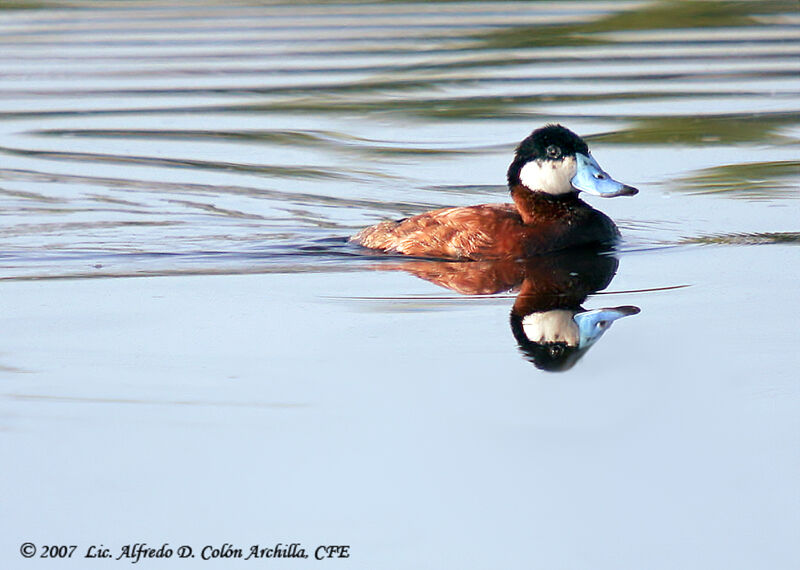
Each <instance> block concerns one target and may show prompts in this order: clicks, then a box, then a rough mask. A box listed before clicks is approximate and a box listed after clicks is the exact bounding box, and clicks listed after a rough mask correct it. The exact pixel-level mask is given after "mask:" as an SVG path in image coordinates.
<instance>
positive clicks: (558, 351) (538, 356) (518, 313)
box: [510, 249, 619, 372]
mask: <svg viewBox="0 0 800 570" xmlns="http://www.w3.org/2000/svg"><path fill="white" fill-rule="evenodd" d="M618 263H619V262H618V260H617V258H616V257H614V256H613V255H609V254H606V253H604V252H602V251H598V250H595V249H577V250H569V251H564V252H560V253H557V254H553V255H546V256H540V257H536V258H531V259H530V260H528V261H527V263H526V266H525V279H524V281H523V283H522V285H521V287H520V292H519V295H518V296H517V299H516V300H515V302H514V306H513V307H512V309H511V316H510V324H511V332H512V334H513V335H514V338H515V339H516V341H517V344H518V345H519V349H520V351H521V352H522V354H523V356H524V357H525V358H526V359H527V360H529V361H530V362H532V363H533V364H534V365H535V366H536V367H537V368H539V369H541V370H546V371H549V372H563V371H566V370H569V369H570V368H572V367H573V366H574V365H575V363H576V362H578V360H580V358H581V357H582V356H583V355H584V354H585V353H586V351H587V350H588V349H589V347H590V346H591V343H589V344H584V345H581V344H580V342H579V339H580V336H581V331H580V326H579V324H578V323H577V322H575V321H574V317H575V315H576V314H577V313H581V312H583V311H584V309H583V308H582V307H581V304H582V303H583V302H584V301H585V300H586V298H587V297H588V296H589V295H591V294H593V293H596V292H597V291H600V290H602V289H605V288H606V287H608V285H609V283H611V280H612V279H613V278H614V274H615V273H616V271H617V267H618ZM531 317H532V318H531ZM531 328H533V329H534V331H535V332H532V331H531Z"/></svg>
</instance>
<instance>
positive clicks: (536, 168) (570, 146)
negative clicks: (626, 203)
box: [508, 125, 639, 198]
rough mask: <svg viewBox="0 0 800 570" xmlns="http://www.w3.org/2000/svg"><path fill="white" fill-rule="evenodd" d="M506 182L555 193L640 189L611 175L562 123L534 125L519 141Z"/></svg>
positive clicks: (618, 192)
mask: <svg viewBox="0 0 800 570" xmlns="http://www.w3.org/2000/svg"><path fill="white" fill-rule="evenodd" d="M508 185H509V187H511V188H514V187H515V186H520V185H521V186H524V187H526V188H528V189H529V190H531V191H534V192H537V191H538V192H544V193H547V194H551V195H554V196H558V195H564V194H573V193H578V192H587V193H588V194H594V195H595V196H603V197H605V198H611V197H614V196H633V195H634V194H636V193H638V192H639V191H638V190H637V189H636V188H634V187H632V186H628V185H626V184H622V183H621V182H617V181H616V180H614V179H613V178H611V177H610V176H609V175H608V174H607V173H606V172H605V171H604V170H603V169H602V168H600V165H599V164H597V161H596V160H595V159H594V158H593V157H592V155H591V153H590V152H589V146H588V145H587V144H586V142H585V141H584V140H583V139H582V138H581V137H579V136H578V135H576V134H575V133H573V132H572V131H570V130H569V129H567V128H564V127H562V126H561V125H547V126H545V127H542V128H540V129H536V130H535V131H533V132H532V133H531V135H530V136H529V137H528V138H526V139H525V140H524V141H522V142H521V143H519V146H518V147H517V151H516V154H515V155H514V161H513V162H512V163H511V166H510V167H509V168H508Z"/></svg>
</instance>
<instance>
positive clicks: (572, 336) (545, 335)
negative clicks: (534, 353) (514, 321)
mask: <svg viewBox="0 0 800 570" xmlns="http://www.w3.org/2000/svg"><path fill="white" fill-rule="evenodd" d="M574 314H575V312H574V311H569V310H567V309H553V310H552V311H545V312H543V313H531V314H530V315H526V316H525V317H524V318H523V319H522V330H524V331H525V336H527V337H528V339H529V340H530V341H531V342H565V343H567V346H578V341H579V340H580V338H581V331H580V329H579V328H578V325H577V324H576V323H575V321H574V320H573V319H572V317H573V315H574Z"/></svg>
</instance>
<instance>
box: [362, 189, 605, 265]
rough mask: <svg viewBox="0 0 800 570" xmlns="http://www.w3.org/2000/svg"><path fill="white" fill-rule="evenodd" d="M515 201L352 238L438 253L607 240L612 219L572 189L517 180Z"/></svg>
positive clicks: (512, 250) (502, 255) (524, 252)
mask: <svg viewBox="0 0 800 570" xmlns="http://www.w3.org/2000/svg"><path fill="white" fill-rule="evenodd" d="M511 196H512V198H514V202H515V203H514V204H482V205H479V206H466V207H461V208H443V209H440V210H433V211H430V212H425V213H424V214H419V215H417V216H413V217H411V218H406V219H404V220H399V221H395V222H390V221H387V222H381V223H379V224H376V225H374V226H371V227H368V228H366V229H364V230H361V231H360V232H359V233H357V234H356V235H354V236H353V237H352V238H350V241H352V242H354V243H357V244H359V245H362V246H364V247H368V248H370V249H377V250H380V251H384V252H387V253H399V254H403V255H413V256H417V257H432V258H442V259H462V260H484V259H520V258H524V257H528V256H530V255H536V254H540V253H546V252H550V251H557V250H561V249H564V248H567V247H574V246H580V245H588V244H594V243H602V242H604V241H611V239H610V238H613V237H614V236H616V235H617V231H616V228H615V227H614V224H613V222H611V220H610V219H609V218H608V217H606V216H605V215H604V214H602V213H600V212H598V211H597V210H594V209H593V208H591V207H589V206H588V205H587V204H586V203H585V202H583V201H582V200H581V199H580V198H578V196H577V195H576V194H567V195H563V196H551V195H549V194H544V193H541V192H531V191H530V190H528V189H527V188H525V187H524V186H515V187H514V188H513V189H512V192H511Z"/></svg>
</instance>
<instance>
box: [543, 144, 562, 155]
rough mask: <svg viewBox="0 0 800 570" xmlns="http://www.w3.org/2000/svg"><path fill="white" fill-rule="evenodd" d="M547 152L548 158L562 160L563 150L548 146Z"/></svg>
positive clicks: (552, 145)
mask: <svg viewBox="0 0 800 570" xmlns="http://www.w3.org/2000/svg"><path fill="white" fill-rule="evenodd" d="M545 152H546V153H547V158H561V149H560V148H558V147H557V146H556V145H554V144H551V145H550V146H548V147H547V149H545Z"/></svg>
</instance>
